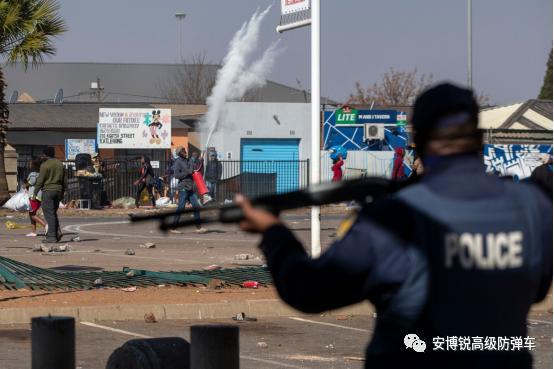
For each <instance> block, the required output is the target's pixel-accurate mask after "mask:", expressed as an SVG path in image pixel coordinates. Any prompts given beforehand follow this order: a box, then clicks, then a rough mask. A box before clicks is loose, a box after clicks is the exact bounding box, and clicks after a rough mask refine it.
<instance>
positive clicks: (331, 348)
mask: <svg viewBox="0 0 554 369" xmlns="http://www.w3.org/2000/svg"><path fill="white" fill-rule="evenodd" d="M325 348H326V349H329V350H333V349H334V348H335V345H333V344H332V343H330V344H328V345H325Z"/></svg>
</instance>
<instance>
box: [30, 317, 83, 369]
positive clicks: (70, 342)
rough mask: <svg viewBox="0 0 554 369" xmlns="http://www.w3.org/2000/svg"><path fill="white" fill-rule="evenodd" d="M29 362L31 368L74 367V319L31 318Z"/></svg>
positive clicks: (71, 368) (65, 368) (60, 368)
mask: <svg viewBox="0 0 554 369" xmlns="http://www.w3.org/2000/svg"><path fill="white" fill-rule="evenodd" d="M31 362H32V365H31V367H32V369H53V368H56V369H75V319H74V318H71V317H65V316H48V317H38V318H32V319H31Z"/></svg>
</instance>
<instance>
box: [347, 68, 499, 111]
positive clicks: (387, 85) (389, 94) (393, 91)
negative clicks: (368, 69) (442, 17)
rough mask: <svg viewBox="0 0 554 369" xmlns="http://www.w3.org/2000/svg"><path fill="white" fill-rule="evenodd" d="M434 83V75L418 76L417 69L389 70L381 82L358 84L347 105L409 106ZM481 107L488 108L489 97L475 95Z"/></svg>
mask: <svg viewBox="0 0 554 369" xmlns="http://www.w3.org/2000/svg"><path fill="white" fill-rule="evenodd" d="M432 83H433V75H432V74H425V73H423V74H421V75H418V71H417V68H414V70H411V71H407V72H406V71H399V70H395V69H394V68H391V69H389V70H388V71H387V72H386V73H385V74H384V75H383V77H382V79H381V81H379V82H377V83H374V84H373V85H371V86H369V87H367V88H364V87H362V85H361V84H360V82H356V92H355V93H354V94H351V95H350V98H349V100H348V103H347V104H360V105H372V104H374V105H377V106H409V105H413V103H414V101H415V99H416V97H417V96H418V95H419V94H420V93H421V92H422V91H423V90H425V89H426V88H428V87H429V86H430V85H431V84H432ZM475 98H476V99H477V103H478V104H479V106H486V105H488V102H489V97H488V96H487V95H485V94H483V93H478V94H476V95H475Z"/></svg>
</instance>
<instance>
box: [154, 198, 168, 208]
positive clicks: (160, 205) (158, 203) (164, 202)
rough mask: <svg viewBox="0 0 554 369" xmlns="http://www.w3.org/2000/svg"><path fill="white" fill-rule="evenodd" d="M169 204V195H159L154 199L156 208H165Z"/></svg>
mask: <svg viewBox="0 0 554 369" xmlns="http://www.w3.org/2000/svg"><path fill="white" fill-rule="evenodd" d="M170 204H171V199H170V198H169V197H160V198H159V199H157V200H156V207H157V208H166V207H168V206H169V205H170Z"/></svg>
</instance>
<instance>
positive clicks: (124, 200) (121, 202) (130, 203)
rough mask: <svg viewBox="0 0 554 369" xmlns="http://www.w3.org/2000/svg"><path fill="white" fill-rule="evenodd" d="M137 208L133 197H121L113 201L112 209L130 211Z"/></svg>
mask: <svg viewBox="0 0 554 369" xmlns="http://www.w3.org/2000/svg"><path fill="white" fill-rule="evenodd" d="M133 207H135V199H133V198H132V197H120V198H119V199H116V200H114V201H112V208H115V209H130V208H133Z"/></svg>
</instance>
